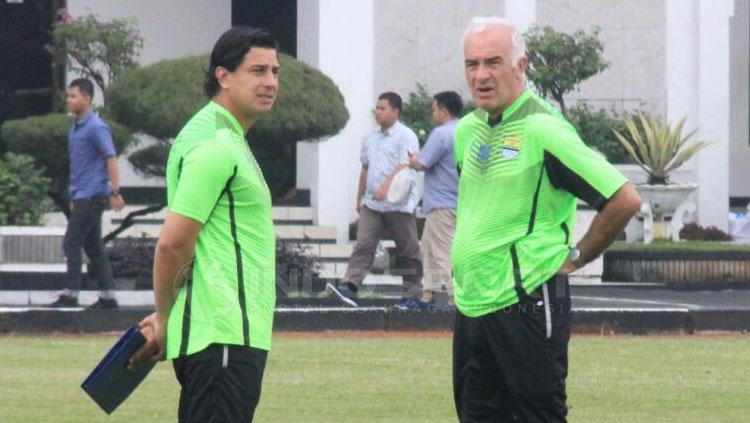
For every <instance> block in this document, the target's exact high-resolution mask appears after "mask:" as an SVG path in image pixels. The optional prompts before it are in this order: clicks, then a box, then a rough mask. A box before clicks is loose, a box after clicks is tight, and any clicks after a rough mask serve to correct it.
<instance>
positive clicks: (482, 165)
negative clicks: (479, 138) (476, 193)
mask: <svg viewBox="0 0 750 423" xmlns="http://www.w3.org/2000/svg"><path fill="white" fill-rule="evenodd" d="M491 157H492V146H491V145H487V144H483V145H480V146H479V150H477V162H478V163H479V170H480V171H481V172H482V173H484V172H485V171H486V170H487V167H488V166H489V165H490V158H491Z"/></svg>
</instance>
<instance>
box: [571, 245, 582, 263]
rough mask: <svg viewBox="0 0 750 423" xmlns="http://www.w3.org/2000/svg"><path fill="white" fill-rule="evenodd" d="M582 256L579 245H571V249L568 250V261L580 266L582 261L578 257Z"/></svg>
mask: <svg viewBox="0 0 750 423" xmlns="http://www.w3.org/2000/svg"><path fill="white" fill-rule="evenodd" d="M580 258H581V250H579V249H578V247H571V248H570V251H568V261H569V262H571V263H573V264H575V265H576V266H580V265H581V264H582V263H580V262H579V261H578V259H580Z"/></svg>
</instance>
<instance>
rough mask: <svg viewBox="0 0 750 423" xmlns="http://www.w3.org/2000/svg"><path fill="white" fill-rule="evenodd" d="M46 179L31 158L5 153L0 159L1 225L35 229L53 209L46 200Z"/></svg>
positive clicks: (47, 179)
mask: <svg viewBox="0 0 750 423" xmlns="http://www.w3.org/2000/svg"><path fill="white" fill-rule="evenodd" d="M48 185H49V178H47V177H45V176H44V175H43V172H42V170H41V169H39V168H37V167H35V166H34V158H32V157H30V156H25V155H21V154H13V153H6V154H5V155H3V156H1V157H0V225H38V224H39V221H40V219H41V218H42V215H44V213H46V212H48V211H49V210H50V209H51V208H52V204H51V203H50V201H49V199H47V198H46V197H47V186H48Z"/></svg>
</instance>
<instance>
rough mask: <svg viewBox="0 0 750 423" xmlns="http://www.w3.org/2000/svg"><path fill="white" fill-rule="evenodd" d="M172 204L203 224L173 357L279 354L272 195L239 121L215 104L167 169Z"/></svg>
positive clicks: (190, 128) (175, 313)
mask: <svg viewBox="0 0 750 423" xmlns="http://www.w3.org/2000/svg"><path fill="white" fill-rule="evenodd" d="M167 205H168V207H169V210H170V211H171V212H173V213H177V214H180V215H182V216H185V217H189V218H190V219H193V220H196V221H198V222H200V223H202V224H203V228H202V229H201V231H200V232H199V233H198V240H197V243H196V245H195V260H194V262H193V268H192V275H191V276H190V272H185V273H186V275H185V280H184V283H183V286H182V287H181V288H180V289H179V291H178V293H177V299H176V301H175V304H174V307H173V308H172V311H171V313H170V314H169V323H168V326H167V358H169V359H173V358H177V357H181V356H184V355H189V354H193V353H196V352H200V351H201V350H203V349H204V348H206V347H207V346H208V345H210V344H212V343H218V344H231V345H245V346H251V347H254V348H260V349H263V350H269V349H270V348H271V330H272V326H273V313H274V307H275V304H276V275H275V269H276V237H275V234H274V230H273V218H272V213H271V195H270V192H269V191H268V187H267V186H266V182H265V180H264V179H263V175H262V173H261V171H260V168H259V167H258V164H257V162H256V161H255V158H254V157H253V155H252V153H251V152H250V149H249V148H248V145H247V142H246V141H245V137H244V132H243V130H242V127H241V126H240V124H239V122H238V121H237V119H236V118H235V117H234V116H232V114H231V113H229V111H227V110H226V109H224V108H223V107H222V106H220V105H219V104H217V103H215V102H209V103H208V104H207V105H206V106H205V107H203V109H201V110H200V111H199V112H198V113H196V114H195V116H193V117H192V118H191V119H190V121H188V123H187V124H186V125H185V127H183V128H182V130H181V131H180V133H179V134H178V135H177V138H176V139H175V141H174V144H173V145H172V148H171V150H170V152H169V160H168V162H167Z"/></svg>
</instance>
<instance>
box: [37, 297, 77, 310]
mask: <svg viewBox="0 0 750 423" xmlns="http://www.w3.org/2000/svg"><path fill="white" fill-rule="evenodd" d="M45 307H52V308H66V307H78V297H72V296H70V295H60V296H59V297H57V300H55V302H54V303H51V304H47V305H46V306H45Z"/></svg>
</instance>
